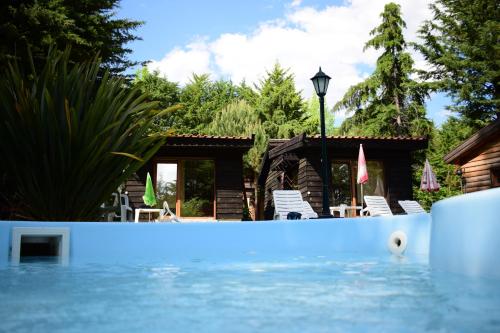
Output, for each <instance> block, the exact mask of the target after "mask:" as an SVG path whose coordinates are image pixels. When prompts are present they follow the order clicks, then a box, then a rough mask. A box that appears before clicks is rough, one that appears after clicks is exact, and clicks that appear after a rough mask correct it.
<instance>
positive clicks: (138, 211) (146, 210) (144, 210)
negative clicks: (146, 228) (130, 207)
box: [134, 208, 161, 223]
mask: <svg viewBox="0 0 500 333" xmlns="http://www.w3.org/2000/svg"><path fill="white" fill-rule="evenodd" d="M160 212H161V209H158V208H137V209H136V210H135V220H134V222H135V223H139V215H140V214H141V213H149V217H148V221H151V213H158V214H160Z"/></svg>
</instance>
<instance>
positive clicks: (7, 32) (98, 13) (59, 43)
mask: <svg viewBox="0 0 500 333" xmlns="http://www.w3.org/2000/svg"><path fill="white" fill-rule="evenodd" d="M119 1H120V0H77V1H75V0H44V1H37V0H24V1H14V0H4V1H1V2H0V68H1V67H4V66H5V65H6V64H7V61H9V60H12V59H17V60H18V61H19V60H22V59H28V57H27V54H26V53H27V49H28V47H29V48H30V50H31V53H32V55H33V60H34V64H35V67H36V68H41V67H43V64H44V63H45V58H46V56H47V53H48V50H49V48H56V49H61V50H64V49H66V47H67V46H71V59H70V60H71V61H72V62H82V61H87V60H88V59H92V58H93V57H94V56H95V54H96V53H99V55H100V57H101V60H102V62H103V63H102V67H104V68H107V69H110V70H111V72H112V73H114V74H118V73H121V72H123V71H124V70H125V69H126V68H128V67H130V66H133V65H136V64H137V62H134V61H130V60H129V59H127V55H128V54H130V53H131V52H132V51H131V50H130V49H128V48H126V47H125V44H126V43H128V42H130V41H134V40H137V39H139V38H138V37H137V36H135V35H133V33H132V32H133V30H134V29H136V28H137V27H139V26H140V25H141V24H142V22H139V21H132V20H128V19H118V18H116V17H115V9H116V8H117V6H118V3H119ZM29 65H30V64H29V63H26V66H29Z"/></svg>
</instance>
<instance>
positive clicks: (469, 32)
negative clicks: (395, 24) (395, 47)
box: [415, 0, 500, 129]
mask: <svg viewBox="0 0 500 333" xmlns="http://www.w3.org/2000/svg"><path fill="white" fill-rule="evenodd" d="M430 8H431V10H432V11H433V14H434V17H433V19H432V20H429V21H425V22H424V24H423V26H422V27H421V29H420V31H419V35H420V37H421V38H422V39H423V44H420V45H418V44H417V45H415V46H416V48H417V49H418V50H419V51H420V52H421V53H422V55H423V56H424V58H425V59H426V60H427V61H428V62H429V63H430V64H431V65H432V67H431V69H430V70H429V71H428V72H423V73H421V74H422V76H423V77H424V78H425V79H432V80H434V83H433V88H434V89H435V90H441V91H445V92H448V93H449V95H450V96H451V97H452V98H453V101H454V106H453V107H451V109H452V110H453V111H456V112H458V113H459V114H460V115H462V116H463V117H464V120H466V121H468V122H469V124H470V125H471V126H473V127H474V128H476V129H478V128H480V127H482V126H484V125H485V123H487V122H488V121H490V120H491V119H492V118H493V116H495V114H496V113H497V112H498V106H499V102H500V86H499V77H500V41H499V38H500V37H499V36H500V6H499V5H498V1H497V0H436V1H435V2H434V3H433V4H431V5H430Z"/></svg>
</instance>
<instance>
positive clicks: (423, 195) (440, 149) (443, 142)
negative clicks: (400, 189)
mask: <svg viewBox="0 0 500 333" xmlns="http://www.w3.org/2000/svg"><path fill="white" fill-rule="evenodd" d="M473 132H474V129H473V128H472V127H470V126H469V125H468V122H467V121H464V120H461V119H458V118H454V117H450V118H448V120H447V121H446V122H445V123H444V124H443V125H442V127H441V129H435V130H434V131H433V133H432V135H431V138H432V139H431V141H430V143H429V148H428V149H427V151H426V152H425V154H426V156H425V157H427V158H428V159H429V162H430V164H431V166H432V168H433V171H434V173H435V174H436V177H437V180H438V182H439V184H440V185H441V189H440V190H439V191H438V192H432V193H428V192H423V191H421V190H420V178H421V177H422V171H423V164H424V161H425V157H424V156H417V160H418V162H417V163H416V164H415V165H414V179H413V189H414V190H413V193H414V197H415V199H416V200H418V201H419V202H420V204H421V205H422V206H423V207H424V208H426V209H429V208H430V206H431V205H432V203H433V202H435V201H438V200H441V199H444V198H447V197H450V196H454V195H458V194H460V193H461V192H462V191H461V180H460V177H458V176H457V175H456V174H455V172H456V167H455V166H453V165H450V164H447V163H445V161H444V159H443V157H444V156H445V155H446V154H448V153H449V152H450V151H452V150H453V149H454V148H455V147H457V146H458V145H459V144H460V143H461V142H462V141H464V140H465V139H467V138H468V137H470V136H471V135H472V134H473Z"/></svg>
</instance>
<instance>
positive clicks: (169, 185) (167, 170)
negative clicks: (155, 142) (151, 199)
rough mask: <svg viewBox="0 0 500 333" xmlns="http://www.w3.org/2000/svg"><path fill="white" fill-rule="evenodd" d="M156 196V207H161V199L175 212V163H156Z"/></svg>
mask: <svg viewBox="0 0 500 333" xmlns="http://www.w3.org/2000/svg"><path fill="white" fill-rule="evenodd" d="M156 197H157V200H156V201H157V207H159V208H162V207H163V201H166V202H167V203H168V206H169V208H170V210H171V211H172V212H173V213H175V203H176V201H177V163H158V164H157V165H156Z"/></svg>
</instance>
